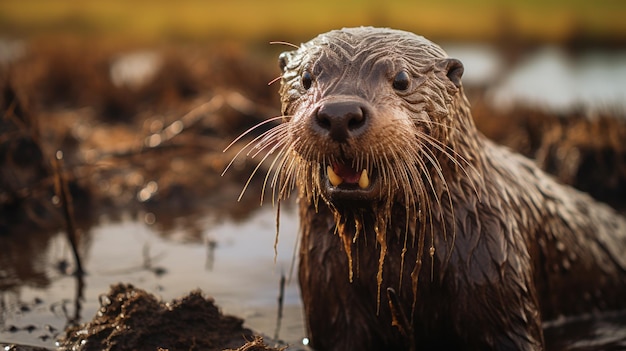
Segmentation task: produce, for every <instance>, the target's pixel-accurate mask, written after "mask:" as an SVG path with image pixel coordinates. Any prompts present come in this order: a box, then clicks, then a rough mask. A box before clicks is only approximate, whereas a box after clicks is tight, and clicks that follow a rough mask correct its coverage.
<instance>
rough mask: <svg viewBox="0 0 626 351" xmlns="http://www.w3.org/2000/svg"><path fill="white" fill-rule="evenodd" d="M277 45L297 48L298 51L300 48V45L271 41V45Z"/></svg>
mask: <svg viewBox="0 0 626 351" xmlns="http://www.w3.org/2000/svg"><path fill="white" fill-rule="evenodd" d="M276 44H278V45H287V46H291V47H292V48H296V49H299V48H300V47H299V46H298V45H296V44H292V43H290V42H288V41H280V40H279V41H270V45H276Z"/></svg>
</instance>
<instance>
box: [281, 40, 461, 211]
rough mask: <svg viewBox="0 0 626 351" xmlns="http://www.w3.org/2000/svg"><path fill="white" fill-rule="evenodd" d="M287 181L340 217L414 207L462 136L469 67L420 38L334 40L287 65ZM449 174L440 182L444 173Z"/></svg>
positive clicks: (291, 57)
mask: <svg viewBox="0 0 626 351" xmlns="http://www.w3.org/2000/svg"><path fill="white" fill-rule="evenodd" d="M279 62H280V67H281V69H282V81H281V89H280V95H281V101H282V113H283V116H284V118H285V125H286V126H287V127H285V132H284V134H283V137H284V138H286V139H287V141H285V145H286V146H287V147H288V148H289V151H287V152H286V154H285V155H287V157H288V158H293V160H294V161H292V162H286V164H285V165H286V167H285V168H284V171H285V172H286V174H285V179H288V180H290V181H291V182H292V183H296V184H297V185H298V186H299V188H300V191H301V196H304V197H305V198H308V199H310V200H314V201H316V200H317V198H318V197H321V198H322V199H323V200H324V201H325V202H326V203H327V204H328V205H329V206H331V207H332V208H334V209H342V208H352V209H354V208H360V207H367V208H372V205H373V204H374V205H375V206H374V207H379V208H380V207H381V206H380V205H382V207H383V208H389V207H390V206H391V205H392V204H394V203H398V202H400V203H403V204H404V205H405V206H407V207H410V206H412V207H415V206H416V204H417V202H418V199H419V198H420V197H422V196H423V195H425V192H427V191H428V190H433V191H435V190H436V189H435V187H436V186H435V185H434V184H435V183H438V182H437V180H436V179H435V178H437V177H439V175H437V174H432V172H431V169H433V168H435V169H441V168H442V167H443V165H442V164H441V162H442V161H441V160H442V157H441V156H442V155H444V156H445V158H451V157H453V155H454V151H452V148H451V146H450V145H449V143H450V142H451V139H452V138H453V134H454V133H455V131H458V129H456V127H455V124H456V122H455V121H454V119H455V118H457V116H456V115H455V114H454V113H453V112H452V111H455V109H456V110H458V108H457V107H456V105H457V104H458V102H456V101H458V100H459V99H461V100H464V97H463V94H462V89H461V75H462V74H463V65H462V64H461V62H460V61H458V60H456V59H451V58H448V57H447V55H446V54H445V52H444V51H443V50H442V49H441V48H440V47H438V46H437V45H435V44H433V43H432V42H430V41H428V40H426V39H424V38H423V37H420V36H417V35H415V34H412V33H408V32H403V31H398V30H391V29H378V28H350V29H342V30H336V31H331V32H329V33H325V34H322V35H320V36H318V37H316V38H314V39H313V40H311V41H309V42H307V43H305V44H302V45H301V46H300V48H299V49H297V50H295V51H290V52H285V53H283V54H281V55H280V60H279ZM439 173H441V172H439Z"/></svg>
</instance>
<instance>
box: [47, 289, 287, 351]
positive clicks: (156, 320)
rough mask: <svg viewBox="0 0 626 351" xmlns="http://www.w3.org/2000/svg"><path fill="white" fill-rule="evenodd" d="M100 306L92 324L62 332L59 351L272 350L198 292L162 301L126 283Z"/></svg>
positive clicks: (102, 297)
mask: <svg viewBox="0 0 626 351" xmlns="http://www.w3.org/2000/svg"><path fill="white" fill-rule="evenodd" d="M100 303H101V307H100V309H99V310H98V312H97V313H96V316H95V317H94V318H93V320H92V321H90V322H87V323H85V324H82V325H79V326H75V327H70V328H68V329H67V330H66V332H65V333H66V334H65V337H64V338H62V339H61V340H60V341H59V345H60V346H59V350H85V351H87V350H117V351H123V350H152V351H155V350H207V351H211V350H223V349H225V348H237V347H241V348H240V350H278V349H272V348H268V347H267V346H265V344H263V341H262V339H260V338H259V337H257V338H254V336H253V333H252V332H251V331H250V330H249V329H246V328H244V327H243V320H242V319H240V318H237V317H233V316H225V315H223V314H221V313H220V311H219V308H218V307H217V306H216V305H215V304H214V301H213V299H212V298H205V297H204V296H202V293H201V292H200V291H199V290H195V291H192V292H190V293H189V294H188V295H186V296H184V297H182V298H180V299H175V300H173V301H172V302H169V303H164V302H161V301H159V300H158V299H157V298H156V297H155V296H154V295H151V294H148V293H147V292H145V291H143V290H141V289H137V288H135V287H134V286H132V285H130V284H117V285H113V286H112V287H111V290H110V291H109V293H108V294H106V295H102V296H101V297H100ZM247 340H252V341H250V342H247V343H246V341H247ZM244 344H245V345H244ZM250 344H251V345H250ZM240 345H243V346H240ZM245 347H248V348H245ZM262 347H266V348H262Z"/></svg>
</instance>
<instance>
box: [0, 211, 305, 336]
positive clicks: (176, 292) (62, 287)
mask: <svg viewBox="0 0 626 351" xmlns="http://www.w3.org/2000/svg"><path fill="white" fill-rule="evenodd" d="M274 218H275V212H274V210H273V209H272V208H271V206H270V205H266V206H264V207H263V208H261V209H260V210H258V211H256V212H255V213H253V214H252V216H251V217H250V218H249V219H248V220H246V221H245V222H242V223H236V222H234V221H232V220H225V221H223V222H222V223H218V224H211V225H208V223H202V221H200V222H199V223H197V225H198V228H203V229H198V230H197V231H195V232H192V233H190V232H189V231H188V230H183V229H180V228H175V229H173V230H170V231H168V232H166V233H164V232H161V231H159V230H157V228H154V227H152V226H150V225H147V224H145V222H144V221H143V218H141V219H142V220H137V219H133V218H130V217H129V216H128V217H127V218H123V219H122V220H121V221H119V222H110V223H102V224H99V225H97V226H95V227H93V228H92V229H91V230H90V231H89V232H88V233H87V234H86V235H85V236H84V239H85V240H84V241H83V243H82V245H81V251H82V255H83V260H84V262H83V265H84V268H85V270H86V272H87V274H86V275H85V277H84V280H83V282H82V283H83V285H82V286H80V285H79V281H78V279H76V278H75V277H73V276H71V275H67V274H65V273H64V271H63V269H64V267H66V266H67V265H68V262H69V260H71V255H70V250H69V246H68V244H67V242H66V237H65V235H64V234H63V233H58V234H54V235H51V236H50V237H49V238H47V239H45V242H44V243H40V244H43V245H41V246H38V247H39V248H38V250H40V251H39V252H37V253H35V254H36V256H35V257H30V258H32V259H34V261H33V262H32V264H31V265H30V267H31V268H32V271H30V272H28V273H26V274H23V272H18V271H19V270H20V269H21V268H22V267H20V266H14V267H6V266H4V265H3V266H2V268H0V281H1V282H3V283H4V284H3V285H8V284H10V282H11V281H12V283H13V286H12V287H11V288H8V289H5V288H3V289H2V290H1V291H0V297H1V299H0V301H1V302H0V303H1V304H2V306H1V307H2V312H1V314H0V340H1V341H2V342H6V343H21V344H28V345H35V346H43V347H49V348H54V346H55V337H56V336H57V334H58V333H59V332H61V331H62V330H63V329H64V328H65V327H66V326H67V325H68V323H71V322H84V321H85V320H89V319H91V318H92V317H93V315H94V314H95V312H96V310H97V309H98V308H99V306H100V302H99V296H100V295H102V294H103V293H104V292H106V291H108V289H109V286H110V285H111V284H115V283H117V282H128V283H132V284H133V285H135V286H136V287H138V288H141V289H144V290H146V291H148V292H151V293H154V294H156V295H157V296H159V297H161V298H162V299H163V300H164V301H169V300H171V299H173V298H176V297H179V296H182V295H184V294H186V293H188V292H189V291H190V290H193V289H196V288H199V289H201V290H202V291H203V292H204V293H205V294H207V295H210V296H212V297H214V298H215V301H216V303H217V304H218V305H219V306H220V307H221V308H222V312H223V313H225V314H232V315H237V316H239V317H242V318H244V319H245V325H246V326H247V327H249V328H251V329H253V330H255V331H257V332H260V333H263V334H265V335H268V336H272V337H274V336H278V337H279V338H280V339H282V340H284V341H286V342H288V343H289V344H292V345H297V344H299V343H300V342H301V340H302V338H303V336H304V324H303V320H302V313H301V306H300V301H299V293H298V288H297V281H296V280H295V279H292V281H291V282H288V283H287V284H286V286H285V291H284V310H283V320H282V327H281V328H280V330H277V308H278V303H277V298H278V295H279V291H280V290H279V284H280V280H281V275H283V274H284V275H285V276H287V278H288V274H289V272H290V270H291V265H292V257H293V250H294V248H295V243H296V236H297V227H298V223H297V218H296V215H295V213H294V211H290V210H283V211H282V214H281V236H280V241H279V243H278V246H277V256H276V262H274V249H273V243H274V237H275V228H276V226H275V222H274ZM4 239H5V240H6V239H7V238H4ZM33 245H36V244H33ZM5 247H6V246H5ZM24 259H29V258H27V257H24ZM13 271H15V272H13ZM10 276H13V279H11V277H10Z"/></svg>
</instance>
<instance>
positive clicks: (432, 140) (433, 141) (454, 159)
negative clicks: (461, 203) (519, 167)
mask: <svg viewBox="0 0 626 351" xmlns="http://www.w3.org/2000/svg"><path fill="white" fill-rule="evenodd" d="M419 136H420V137H423V138H425V139H426V141H428V142H429V143H430V144H431V145H432V146H433V147H434V148H436V149H437V150H439V151H440V152H441V153H442V154H444V155H445V156H446V157H448V158H449V159H450V160H451V161H452V162H453V163H454V164H455V165H456V166H457V167H459V169H460V170H461V171H462V172H463V173H464V174H465V176H466V177H467V179H469V181H470V184H471V186H472V188H473V190H474V193H475V194H476V197H477V198H478V201H480V196H481V195H480V194H479V192H478V188H477V186H476V183H475V182H474V177H471V176H470V174H469V172H468V171H467V170H466V168H465V166H463V165H462V164H461V163H460V162H459V161H458V160H457V157H458V158H460V159H461V160H462V161H463V162H464V163H465V164H466V165H467V166H468V167H469V168H470V169H471V170H472V171H473V172H474V173H475V174H476V175H477V178H478V179H480V180H482V176H481V174H480V173H479V172H478V170H477V169H476V167H474V165H473V164H471V163H470V162H469V161H467V160H466V159H465V158H464V157H463V156H461V155H460V154H459V153H458V152H456V151H455V150H454V149H452V148H450V147H449V146H447V145H445V144H443V143H442V142H441V141H439V140H437V139H435V138H433V137H431V136H430V135H428V134H424V133H420V134H419ZM440 145H441V146H440ZM444 147H445V149H444ZM446 149H447V150H446ZM449 151H450V152H452V153H450V152H449ZM481 185H482V184H481Z"/></svg>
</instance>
